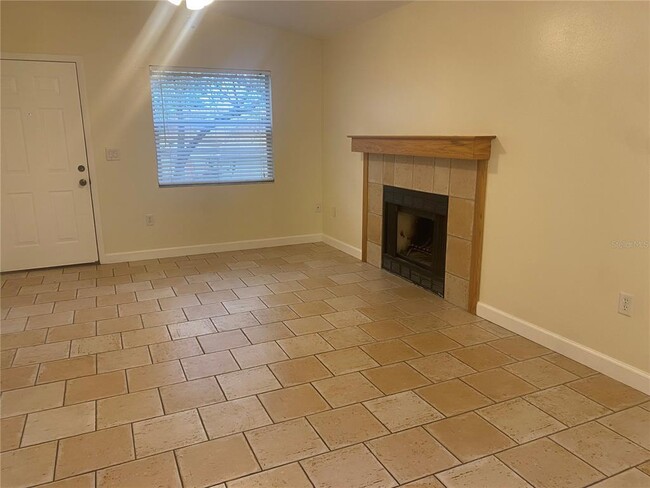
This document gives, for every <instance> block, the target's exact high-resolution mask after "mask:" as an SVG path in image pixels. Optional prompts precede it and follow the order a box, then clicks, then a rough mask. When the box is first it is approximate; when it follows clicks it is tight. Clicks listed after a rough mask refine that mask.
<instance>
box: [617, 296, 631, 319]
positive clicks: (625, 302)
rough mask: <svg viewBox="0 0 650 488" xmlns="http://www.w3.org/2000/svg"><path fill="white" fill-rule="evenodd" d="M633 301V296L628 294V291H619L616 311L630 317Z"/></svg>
mask: <svg viewBox="0 0 650 488" xmlns="http://www.w3.org/2000/svg"><path fill="white" fill-rule="evenodd" d="M633 301H634V296H632V295H630V294H629V293H624V292H620V293H619V294H618V313H620V314H621V315H627V316H628V317H631V316H632V302H633Z"/></svg>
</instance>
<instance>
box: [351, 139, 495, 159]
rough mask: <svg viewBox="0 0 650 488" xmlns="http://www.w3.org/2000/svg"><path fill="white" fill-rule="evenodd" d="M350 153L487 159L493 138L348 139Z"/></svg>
mask: <svg viewBox="0 0 650 488" xmlns="http://www.w3.org/2000/svg"><path fill="white" fill-rule="evenodd" d="M348 137H349V138H350V139H352V152H362V153H376V154H397V155H405V156H423V157H433V158H450V159H474V160H487V159H490V150H491V146H492V139H494V138H495V137H496V136H348Z"/></svg>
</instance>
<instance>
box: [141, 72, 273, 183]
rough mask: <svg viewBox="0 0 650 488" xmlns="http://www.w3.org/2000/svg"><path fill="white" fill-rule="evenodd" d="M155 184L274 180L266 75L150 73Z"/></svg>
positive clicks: (257, 73)
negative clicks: (155, 159)
mask: <svg viewBox="0 0 650 488" xmlns="http://www.w3.org/2000/svg"><path fill="white" fill-rule="evenodd" d="M150 78H151V100H152V108H153V125H154V133H155V141H156V154H157V158H158V183H159V184H160V185H161V186H162V185H195V184H202V183H242V182H255V181H273V148H272V116H271V75H270V73H268V72H252V71H222V70H204V69H192V68H182V69H179V68H162V67H157V66H152V67H151V68H150Z"/></svg>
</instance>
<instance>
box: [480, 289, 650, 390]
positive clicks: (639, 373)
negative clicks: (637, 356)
mask: <svg viewBox="0 0 650 488" xmlns="http://www.w3.org/2000/svg"><path fill="white" fill-rule="evenodd" d="M476 315H478V316H479V317H482V318H484V319H486V320H489V321H490V322H494V323H495V324H497V325H500V326H501V327H503V328H505V329H508V330H510V331H512V332H515V333H517V334H519V335H521V336H524V337H526V338H527V339H530V340H531V341H535V342H537V343H538V344H541V345H542V346H545V347H548V348H549V349H551V350H553V351H555V352H558V353H560V354H563V355H565V356H567V357H569V358H571V359H573V360H574V361H578V362H579V363H582V364H584V365H586V366H589V367H590V368H592V369H595V370H596V371H599V372H601V373H603V374H605V375H607V376H610V377H612V378H614V379H615V380H618V381H620V382H621V383H625V384H626V385H628V386H631V387H632V388H636V389H637V390H639V391H642V392H643V393H646V394H650V373H647V372H646V371H643V370H641V369H639V368H636V367H634V366H631V365H629V364H626V363H624V362H623V361H619V360H618V359H614V358H613V357H611V356H607V355H606V354H603V353H601V352H598V351H596V350H594V349H591V348H589V347H587V346H583V345H582V344H579V343H577V342H575V341H572V340H571V339H567V338H566V337H563V336H561V335H559V334H556V333H554V332H551V331H549V330H546V329H543V328H542V327H539V326H537V325H535V324H531V323H530V322H526V321H525V320H523V319H520V318H519V317H515V316H514V315H510V314H509V313H506V312H504V311H502V310H499V309H497V308H495V307H492V306H491V305H488V304H486V303H483V302H479V303H478V304H477V306H476Z"/></svg>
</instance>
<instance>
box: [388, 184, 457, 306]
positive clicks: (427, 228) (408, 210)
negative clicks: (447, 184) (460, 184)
mask: <svg viewBox="0 0 650 488" xmlns="http://www.w3.org/2000/svg"><path fill="white" fill-rule="evenodd" d="M448 202H449V198H448V197H447V196H444V195H435V194H433V193H424V192H419V191H414V190H406V189H404V188H396V187H393V186H384V226H383V227H384V236H383V239H382V242H383V248H382V267H383V268H384V269H387V270H388V271H390V272H392V273H395V274H398V275H400V276H402V277H404V278H406V279H407V280H409V281H412V282H413V283H415V284H416V285H420V286H422V287H424V288H427V289H429V290H432V291H434V292H435V293H437V294H438V295H440V296H444V291H445V258H446V248H447V208H448Z"/></svg>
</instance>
